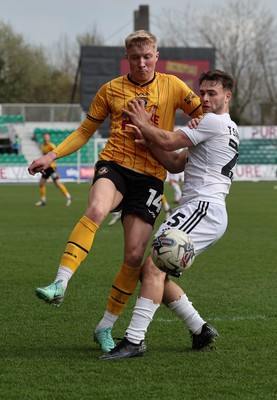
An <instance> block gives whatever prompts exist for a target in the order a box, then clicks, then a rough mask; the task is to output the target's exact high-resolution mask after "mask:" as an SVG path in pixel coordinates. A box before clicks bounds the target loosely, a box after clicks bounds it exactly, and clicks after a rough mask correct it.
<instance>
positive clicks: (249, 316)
mask: <svg viewBox="0 0 277 400" xmlns="http://www.w3.org/2000/svg"><path fill="white" fill-rule="evenodd" d="M271 318H273V317H268V316H266V315H248V316H237V317H224V318H219V317H215V318H207V320H209V321H249V320H250V321H251V320H252V321H255V320H258V319H271ZM156 321H159V322H173V321H178V318H173V319H166V318H157V319H156Z"/></svg>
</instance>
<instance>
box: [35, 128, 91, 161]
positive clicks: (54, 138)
mask: <svg viewBox="0 0 277 400" xmlns="http://www.w3.org/2000/svg"><path fill="white" fill-rule="evenodd" d="M72 132H73V131H72V130H67V129H64V130H62V129H46V128H35V129H34V139H35V140H36V141H37V142H38V144H41V143H42V142H43V139H42V136H43V134H44V133H49V134H50V135H51V142H53V143H54V144H55V145H56V146H57V145H58V144H59V143H61V142H62V141H63V140H64V139H65V138H66V137H67V136H68V135H70V133H72ZM80 152H81V163H82V164H93V163H94V161H95V160H94V157H93V155H94V153H93V152H92V141H89V142H88V143H87V144H86V145H85V146H83V147H82V148H81V150H80ZM77 161H78V155H77V153H73V154H70V155H69V156H66V157H63V158H61V159H60V160H58V163H59V164H77Z"/></svg>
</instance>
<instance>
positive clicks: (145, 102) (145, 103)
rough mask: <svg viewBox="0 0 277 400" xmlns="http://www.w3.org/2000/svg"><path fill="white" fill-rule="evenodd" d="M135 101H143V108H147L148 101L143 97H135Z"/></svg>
mask: <svg viewBox="0 0 277 400" xmlns="http://www.w3.org/2000/svg"><path fill="white" fill-rule="evenodd" d="M135 100H137V101H139V100H142V101H144V106H145V107H146V106H147V102H148V100H147V99H146V98H145V97H136V98H135Z"/></svg>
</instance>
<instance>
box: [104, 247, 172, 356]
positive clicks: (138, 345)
mask: <svg viewBox="0 0 277 400" xmlns="http://www.w3.org/2000/svg"><path fill="white" fill-rule="evenodd" d="M165 277H166V274H165V273H164V272H162V271H160V270H158V269H157V268H156V267H155V266H154V264H153V262H152V258H151V256H150V255H149V256H148V257H147V258H146V260H145V262H144V264H143V267H142V270H141V279H142V284H141V288H140V291H139V295H138V298H137V301H136V304H135V307H134V311H133V315H132V319H131V322H130V324H129V326H128V328H127V330H126V332H125V336H124V339H123V340H122V341H121V342H120V343H119V344H118V345H117V346H116V347H115V348H114V349H112V350H111V351H110V352H109V353H108V354H106V355H104V356H101V357H100V359H101V360H111V359H117V358H126V357H136V356H141V355H143V354H144V353H145V351H146V345H145V343H144V338H145V335H146V332H147V329H148V326H149V324H150V323H151V321H152V320H153V317H154V314H155V312H156V311H157V309H158V308H159V306H160V303H161V301H162V297H163V292H164V280H165Z"/></svg>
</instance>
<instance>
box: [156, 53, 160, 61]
mask: <svg viewBox="0 0 277 400" xmlns="http://www.w3.org/2000/svg"><path fill="white" fill-rule="evenodd" d="M159 56H160V53H159V52H158V51H157V53H156V61H158V59H159Z"/></svg>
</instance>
